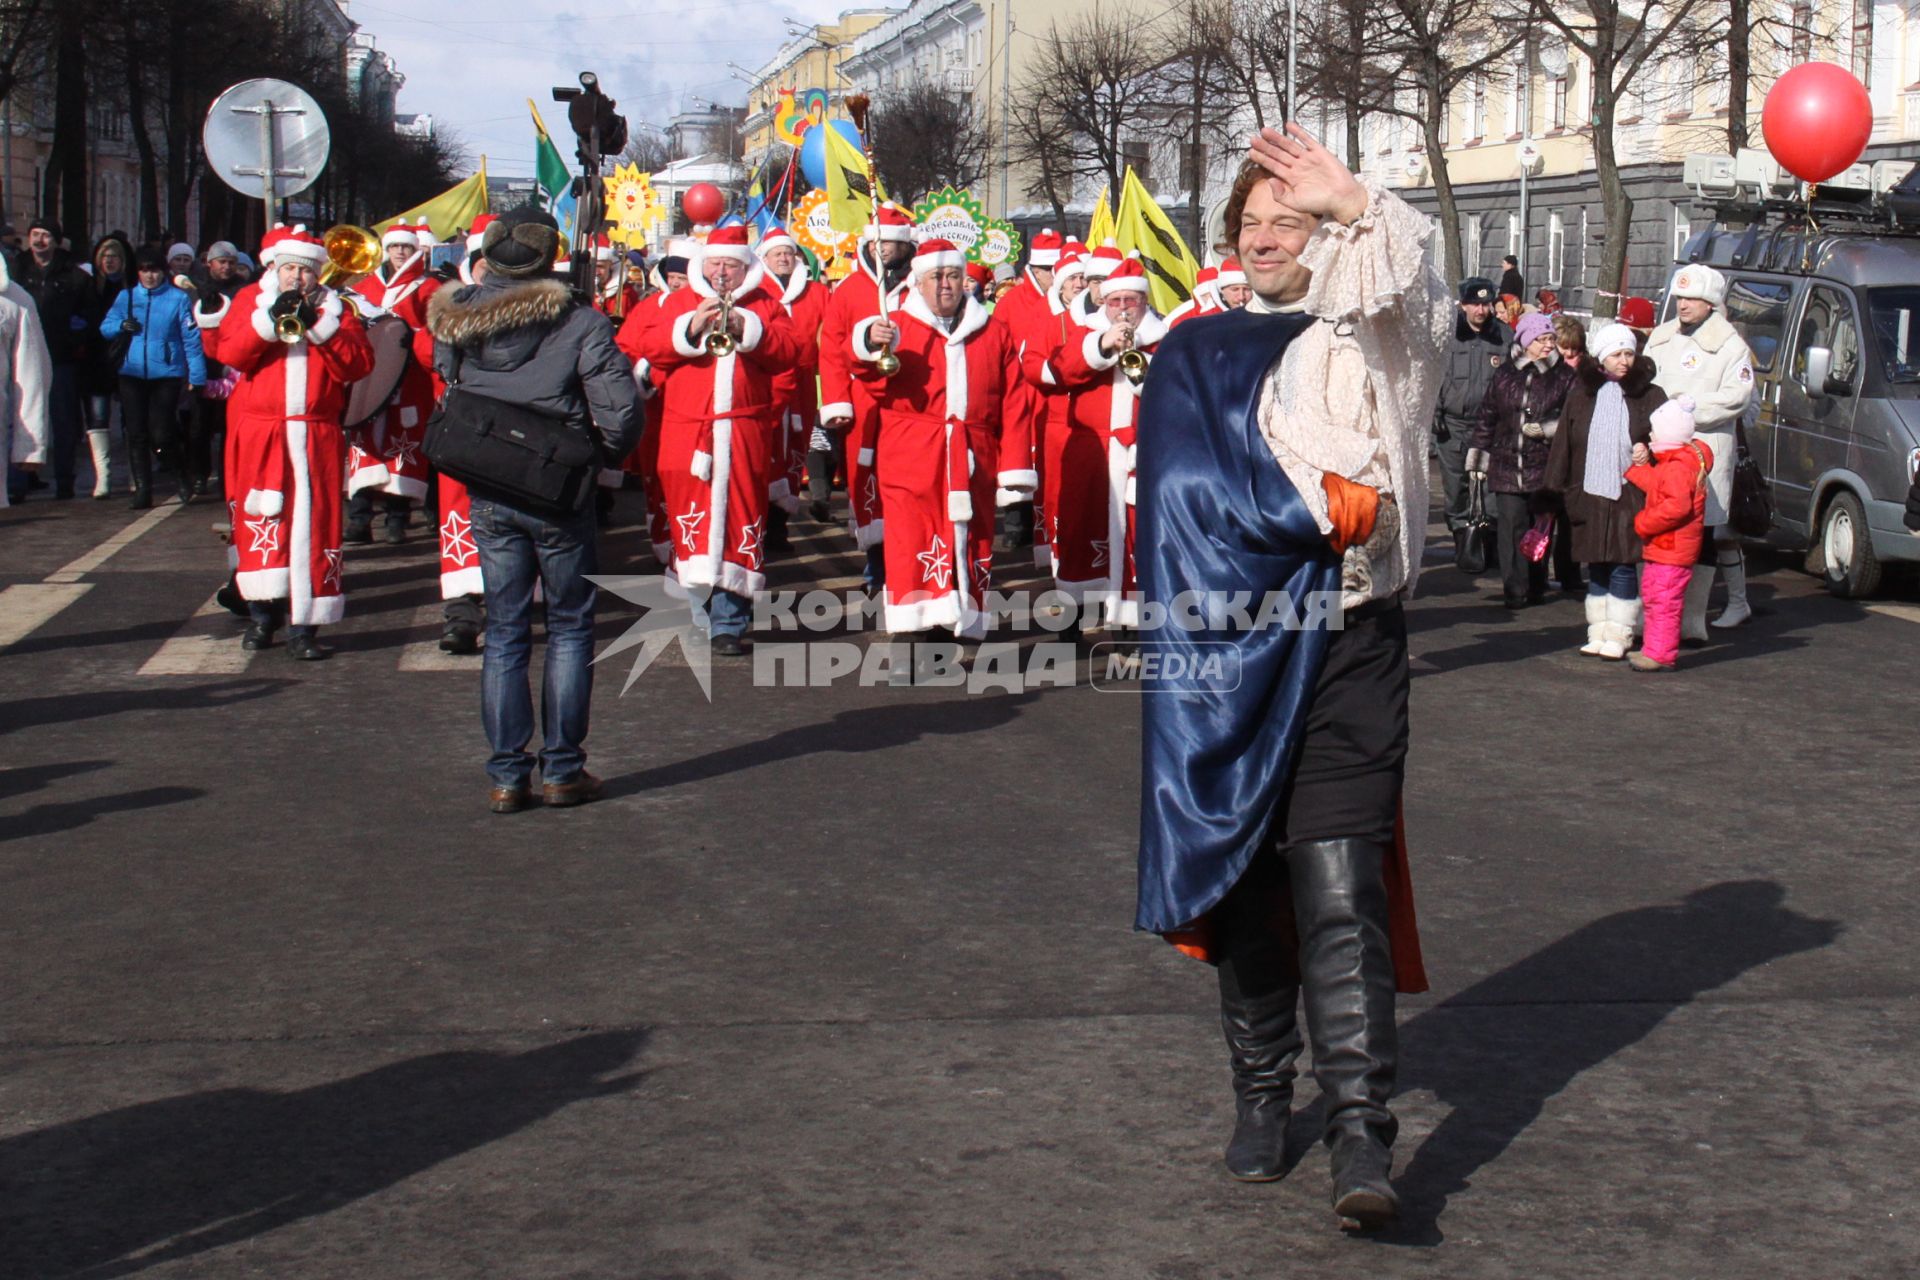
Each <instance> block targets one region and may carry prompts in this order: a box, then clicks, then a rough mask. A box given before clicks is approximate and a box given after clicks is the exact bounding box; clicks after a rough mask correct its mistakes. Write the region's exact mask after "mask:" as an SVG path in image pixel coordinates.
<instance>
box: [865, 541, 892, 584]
mask: <svg viewBox="0 0 1920 1280" xmlns="http://www.w3.org/2000/svg"><path fill="white" fill-rule="evenodd" d="M860 585H861V586H863V587H865V588H866V589H867V590H868V591H882V590H885V588H886V585H887V549H886V548H885V547H884V546H872V547H868V548H867V563H866V564H865V565H864V566H863V567H862V568H861V570H860Z"/></svg>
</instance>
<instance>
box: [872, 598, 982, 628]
mask: <svg viewBox="0 0 1920 1280" xmlns="http://www.w3.org/2000/svg"><path fill="white" fill-rule="evenodd" d="M892 595H893V592H892V591H891V590H889V591H888V592H887V596H888V599H887V603H886V608H885V612H884V616H885V618H886V622H887V630H888V631H890V632H892V633H893V634H895V635H899V636H906V635H912V634H913V633H915V632H919V631H936V630H953V631H957V632H958V633H959V635H960V636H961V638H962V639H966V640H978V639H980V638H981V637H983V636H985V635H986V634H987V620H986V616H985V615H984V614H982V613H981V612H980V611H979V610H978V609H975V608H973V607H972V606H971V605H963V603H962V596H961V593H960V592H959V591H948V592H946V593H944V594H942V595H937V596H932V597H929V598H927V599H923V600H916V601H914V602H913V603H911V604H895V603H894V601H893V599H892Z"/></svg>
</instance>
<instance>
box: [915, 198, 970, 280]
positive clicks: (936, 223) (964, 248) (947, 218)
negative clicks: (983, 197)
mask: <svg viewBox="0 0 1920 1280" xmlns="http://www.w3.org/2000/svg"><path fill="white" fill-rule="evenodd" d="M913 220H914V221H915V222H917V223H919V224H920V230H919V233H918V234H919V235H920V238H921V239H923V240H951V241H952V242H953V245H954V247H955V248H956V249H959V250H960V251H961V252H962V253H965V254H966V255H967V261H969V262H978V261H980V252H979V250H980V238H981V236H982V235H984V234H985V233H986V229H987V211H986V210H985V209H983V208H981V207H980V202H979V201H978V200H976V199H974V198H973V193H972V192H971V191H956V190H954V189H953V188H952V187H942V188H940V190H938V191H935V192H932V193H931V194H929V195H928V196H927V198H926V199H924V200H922V201H921V202H920V203H919V204H916V205H914V206H913Z"/></svg>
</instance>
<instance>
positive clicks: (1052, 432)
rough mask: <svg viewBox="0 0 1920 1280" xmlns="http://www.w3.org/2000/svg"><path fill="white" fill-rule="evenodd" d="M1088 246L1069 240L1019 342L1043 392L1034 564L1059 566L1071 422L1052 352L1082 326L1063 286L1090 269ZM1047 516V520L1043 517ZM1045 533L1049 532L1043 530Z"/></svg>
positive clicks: (1032, 380)
mask: <svg viewBox="0 0 1920 1280" xmlns="http://www.w3.org/2000/svg"><path fill="white" fill-rule="evenodd" d="M1085 250H1086V246H1085V245H1083V244H1081V243H1080V242H1079V241H1077V240H1070V241H1068V242H1067V244H1066V246H1065V247H1064V248H1063V249H1062V250H1061V253H1060V259H1059V261H1058V262H1056V263H1054V266H1053V283H1052V284H1051V285H1050V286H1048V288H1047V294H1046V298H1045V300H1044V301H1045V304H1046V312H1045V314H1044V315H1041V316H1037V317H1036V318H1035V323H1034V324H1033V326H1032V329H1031V330H1030V332H1029V335H1028V337H1027V340H1026V342H1025V343H1024V344H1022V346H1021V348H1020V366H1021V371H1022V373H1023V374H1024V375H1025V376H1024V377H1023V378H1022V379H1021V381H1023V382H1025V383H1026V384H1027V385H1028V386H1029V387H1031V388H1033V389H1034V390H1035V391H1036V392H1037V393H1038V394H1039V396H1040V412H1039V414H1038V415H1037V417H1036V418H1035V420H1034V426H1035V429H1036V430H1037V432H1038V433H1039V439H1038V440H1037V441H1036V442H1035V444H1034V456H1035V457H1036V458H1037V459H1038V460H1039V465H1038V467H1037V468H1036V470H1038V471H1039V472H1040V490H1039V494H1038V496H1037V497H1036V498H1035V500H1034V504H1033V508H1034V517H1035V529H1034V555H1033V562H1034V566H1035V567H1036V568H1039V569H1046V570H1050V569H1052V568H1053V567H1054V554H1053V535H1054V528H1055V526H1056V525H1057V524H1058V522H1059V511H1060V505H1059V503H1060V465H1061V464H1060V456H1061V454H1062V453H1063V452H1065V450H1066V447H1067V442H1068V439H1069V433H1070V431H1071V426H1072V424H1071V423H1070V421H1069V419H1068V409H1069V407H1070V403H1071V398H1070V396H1069V395H1068V392H1067V389H1066V388H1065V387H1063V386H1061V385H1060V382H1059V379H1058V378H1057V377H1055V375H1054V371H1053V363H1052V357H1053V356H1054V354H1055V353H1056V352H1057V351H1058V350H1059V349H1060V347H1061V344H1063V343H1064V342H1066V341H1067V339H1068V338H1070V337H1073V336H1074V335H1076V334H1078V333H1079V332H1080V326H1079V323H1078V322H1077V321H1075V319H1074V318H1073V316H1071V315H1070V314H1068V304H1067V303H1066V302H1064V301H1062V300H1061V286H1062V285H1064V284H1065V283H1066V282H1067V281H1069V280H1071V279H1073V278H1074V277H1076V276H1083V275H1085V274H1086V270H1087V260H1086V257H1085ZM1043 516H1044V523H1043V522H1042V517H1043ZM1043 534H1044V536H1043Z"/></svg>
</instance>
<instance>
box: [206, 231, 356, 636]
mask: <svg viewBox="0 0 1920 1280" xmlns="http://www.w3.org/2000/svg"><path fill="white" fill-rule="evenodd" d="M260 261H261V265H262V268H263V274H262V275H261V278H260V280H259V281H258V282H257V283H255V284H250V285H248V286H247V287H246V288H244V289H242V290H241V291H240V292H239V293H238V294H237V295H235V296H234V298H233V299H232V301H231V302H228V303H225V304H223V305H222V308H221V310H220V311H218V312H215V313H212V314H208V313H201V312H196V315H195V318H196V319H197V321H198V322H199V324H200V327H201V331H202V332H201V341H202V343H203V344H204V345H205V347H206V348H207V350H208V351H209V352H211V353H212V355H213V357H214V359H216V360H218V361H220V363H222V364H224V365H226V366H228V367H229V368H231V369H235V370H237V371H238V372H239V373H240V375H241V376H240V382H239V384H238V385H237V386H236V387H235V388H234V390H233V394H232V396H231V397H230V398H229V399H228V401H227V446H226V457H225V463H224V465H225V467H226V489H227V494H228V499H227V510H228V513H229V515H230V516H231V518H232V522H233V555H234V558H235V559H234V567H235V581H236V583H237V585H238V586H239V588H240V594H241V595H242V596H244V597H245V598H246V599H248V600H258V601H267V600H285V601H286V602H287V621H288V622H289V624H291V625H293V626H296V627H301V626H323V625H326V624H328V623H333V622H338V621H339V620H340V619H341V617H342V616H343V615H344V614H345V612H346V597H345V596H344V595H343V594H342V593H341V588H340V569H341V549H340V517H341V494H342V492H343V488H344V486H343V484H342V475H341V460H342V458H343V457H344V456H345V453H346V442H345V440H344V438H343V437H344V433H343V432H342V431H341V429H340V413H341V411H342V410H343V409H345V408H346V403H347V387H348V385H349V384H350V383H353V382H356V381H358V380H359V379H361V378H364V377H366V376H367V375H368V374H369V373H371V372H373V348H372V347H371V346H369V345H368V343H367V333H366V329H365V328H364V327H363V326H362V325H361V323H360V318H359V317H358V316H356V315H355V314H353V312H352V311H350V310H348V309H347V308H346V307H345V306H344V305H343V304H342V302H341V299H340V295H339V294H337V293H335V292H334V291H333V290H331V289H319V290H317V292H316V299H317V302H318V307H317V310H318V318H317V319H316V320H315V321H314V323H313V325H312V326H311V327H309V328H308V329H307V331H306V335H305V336H304V337H302V338H300V339H298V340H296V341H293V342H283V341H281V340H280V338H279V337H278V335H277V334H276V332H275V327H274V316H273V314H272V307H273V303H274V300H275V299H276V298H278V297H279V296H280V278H279V273H278V271H277V270H276V267H277V265H278V264H279V263H281V262H287V261H299V262H304V263H307V264H308V265H310V266H312V267H313V269H314V270H315V271H316V272H318V271H319V270H320V269H321V268H322V267H324V266H325V265H326V262H327V249H326V246H325V245H324V244H322V243H321V241H320V240H319V239H318V238H317V237H315V236H312V235H309V234H308V233H307V229H306V228H305V227H294V228H292V229H291V230H289V229H288V228H286V227H275V228H274V229H273V230H272V231H270V232H268V233H267V236H266V239H265V240H264V241H263V242H262V245H261V253H260Z"/></svg>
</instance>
